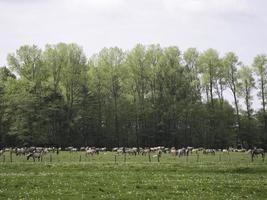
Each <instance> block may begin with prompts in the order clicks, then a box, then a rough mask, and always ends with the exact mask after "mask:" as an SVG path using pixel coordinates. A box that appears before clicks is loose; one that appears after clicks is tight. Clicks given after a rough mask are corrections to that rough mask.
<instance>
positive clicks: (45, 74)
mask: <svg viewBox="0 0 267 200" xmlns="http://www.w3.org/2000/svg"><path fill="white" fill-rule="evenodd" d="M7 63H8V64H7V66H2V67H1V68H0V147H5V146H33V145H35V146H60V147H66V146H70V145H71V146H77V147H78V146H97V147H104V146H105V147H108V148H111V147H121V146H127V147H133V146H135V147H151V146H159V145H163V146H168V147H172V146H174V147H183V146H184V147H186V146H194V147H200V146H201V147H206V148H227V147H229V146H233V147H237V148H241V147H243V148H252V147H254V146H257V147H264V148H267V115H266V100H267V99H266V95H267V57H266V55H264V54H262V55H256V56H255V57H254V60H253V63H252V64H251V66H247V65H245V64H244V63H242V61H240V60H239V58H238V56H237V55H236V54H235V53H233V52H229V53H226V54H225V55H220V54H219V52H218V51H217V50H215V49H207V50H205V51H203V52H200V51H198V50H197V49H195V48H189V49H187V50H185V51H181V50H180V49H179V48H178V47H176V46H170V47H164V48H163V47H161V46H160V45H148V46H145V45H142V44H137V45H136V46H135V47H134V48H132V49H130V50H127V51H125V50H122V49H120V48H117V47H114V48H103V49H102V50H101V51H100V52H98V53H96V54H94V55H92V56H90V57H87V56H86V54H85V52H84V50H83V49H82V47H81V46H79V45H77V44H66V43H59V44H55V45H46V46H45V48H44V49H41V48H39V47H38V46H36V45H24V46H21V47H19V48H18V49H17V50H16V52H13V53H10V54H9V55H8V56H7ZM226 92H228V93H230V94H231V96H232V97H233V100H229V99H227V98H226V95H225V94H226ZM255 99H258V101H259V102H260V103H261V105H260V107H261V108H260V109H257V110H255V109H253V107H252V103H253V102H254V100H255Z"/></svg>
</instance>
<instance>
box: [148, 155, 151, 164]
mask: <svg viewBox="0 0 267 200" xmlns="http://www.w3.org/2000/svg"><path fill="white" fill-rule="evenodd" d="M148 161H149V162H151V157H150V153H148Z"/></svg>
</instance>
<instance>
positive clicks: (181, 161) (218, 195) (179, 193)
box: [0, 152, 267, 200]
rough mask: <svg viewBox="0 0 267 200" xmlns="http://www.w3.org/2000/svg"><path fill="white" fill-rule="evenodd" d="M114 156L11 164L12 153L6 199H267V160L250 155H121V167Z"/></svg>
mask: <svg viewBox="0 0 267 200" xmlns="http://www.w3.org/2000/svg"><path fill="white" fill-rule="evenodd" d="M50 155H51V156H50ZM114 155H115V154H114V153H111V152H108V153H105V154H103V153H102V154H100V155H99V156H93V157H91V156H88V157H85V153H84V152H77V153H69V152H60V154H59V155H56V154H52V153H51V154H47V155H46V156H44V158H43V160H42V162H33V161H32V160H30V161H27V160H26V158H25V157H19V156H15V155H13V156H12V162H10V154H9V153H7V152H6V153H5V157H3V156H2V157H0V199H125V200H128V199H267V162H266V161H265V162H262V160H261V158H256V159H255V160H254V162H251V158H250V156H249V155H247V154H245V153H231V154H230V155H227V154H216V155H215V156H212V155H202V154H199V157H197V156H196V155H195V154H194V155H190V156H189V157H188V158H186V157H181V158H178V157H173V156H171V155H169V154H163V156H162V157H161V158H160V160H159V161H160V162H158V160H157V157H153V155H151V162H149V158H148V156H127V157H126V158H125V157H124V156H116V163H115V156H114ZM125 159H126V160H125ZM51 161H52V162H51ZM125 161H126V162H125Z"/></svg>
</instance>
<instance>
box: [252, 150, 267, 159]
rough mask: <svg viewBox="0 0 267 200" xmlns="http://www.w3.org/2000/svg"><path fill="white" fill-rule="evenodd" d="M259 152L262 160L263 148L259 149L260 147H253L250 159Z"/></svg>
mask: <svg viewBox="0 0 267 200" xmlns="http://www.w3.org/2000/svg"><path fill="white" fill-rule="evenodd" d="M259 154H261V157H262V160H263V161H264V157H265V153H264V149H261V148H260V149H257V148H254V149H252V150H251V159H252V161H253V159H254V156H257V155H259Z"/></svg>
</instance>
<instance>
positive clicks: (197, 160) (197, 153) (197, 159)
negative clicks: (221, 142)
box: [197, 153, 199, 162]
mask: <svg viewBox="0 0 267 200" xmlns="http://www.w3.org/2000/svg"><path fill="white" fill-rule="evenodd" d="M198 161H199V154H198V153H197V162H198Z"/></svg>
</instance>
